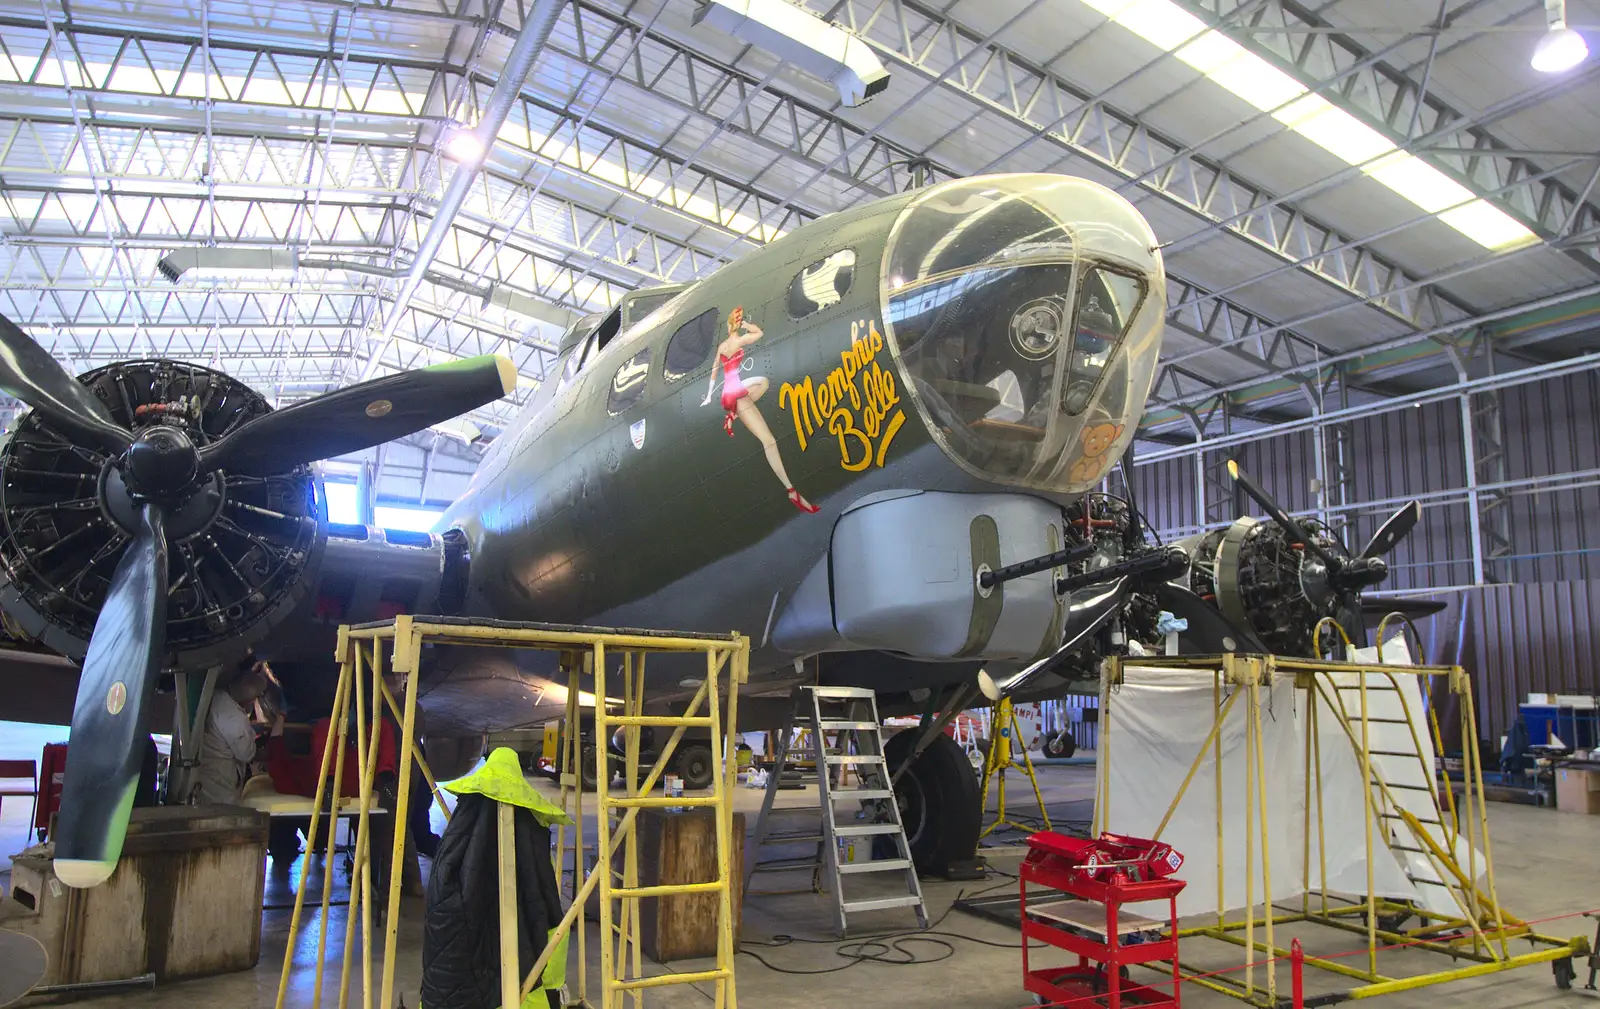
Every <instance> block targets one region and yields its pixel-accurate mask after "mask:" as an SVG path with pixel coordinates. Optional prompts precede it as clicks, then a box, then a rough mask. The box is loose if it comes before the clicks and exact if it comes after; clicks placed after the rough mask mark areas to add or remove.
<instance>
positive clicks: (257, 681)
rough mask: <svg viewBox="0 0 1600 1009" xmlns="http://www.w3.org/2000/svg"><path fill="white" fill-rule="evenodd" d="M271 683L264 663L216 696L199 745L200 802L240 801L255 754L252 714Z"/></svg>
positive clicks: (254, 667) (250, 668) (238, 676)
mask: <svg viewBox="0 0 1600 1009" xmlns="http://www.w3.org/2000/svg"><path fill="white" fill-rule="evenodd" d="M271 684H272V671H271V669H270V668H269V667H268V666H267V664H266V663H265V662H257V663H254V664H253V665H251V666H249V667H248V668H246V669H244V670H243V671H241V672H240V673H239V674H238V675H236V676H235V677H234V678H233V679H232V680H231V681H230V682H229V683H228V686H227V688H226V689H225V690H223V692H222V693H221V694H219V695H213V697H212V699H211V711H210V712H209V713H208V714H207V715H206V732H205V737H204V739H203V740H202V741H201V744H200V773H199V779H200V780H199V788H198V798H199V801H200V802H202V803H222V804H224V805H232V804H234V803H237V802H238V801H239V790H240V788H241V787H243V785H244V782H245V779H246V777H248V771H249V767H250V761H251V760H253V759H254V758H255V755H256V732H255V727H254V726H253V725H251V723H250V711H251V709H252V708H253V707H254V705H255V702H256V699H257V698H259V697H260V696H261V695H262V694H264V693H266V690H267V687H269V686H270V685H271Z"/></svg>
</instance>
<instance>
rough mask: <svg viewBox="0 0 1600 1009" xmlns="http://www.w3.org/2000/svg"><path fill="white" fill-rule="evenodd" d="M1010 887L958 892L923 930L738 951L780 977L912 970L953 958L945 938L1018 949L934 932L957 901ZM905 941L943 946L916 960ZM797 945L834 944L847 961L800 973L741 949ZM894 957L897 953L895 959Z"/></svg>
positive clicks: (796, 939)
mask: <svg viewBox="0 0 1600 1009" xmlns="http://www.w3.org/2000/svg"><path fill="white" fill-rule="evenodd" d="M991 871H998V870H991ZM1013 878H1014V877H1013ZM1010 885H1011V883H1010V881H1009V880H1008V881H1006V882H1004V883H999V884H996V885H995V886H990V887H985V888H984V889H982V890H979V891H977V892H975V893H971V894H969V893H967V891H965V890H960V891H957V893H956V896H955V901H952V902H951V904H950V906H949V907H947V908H945V909H944V913H943V914H941V915H939V917H937V918H935V919H934V920H933V921H932V922H930V923H929V924H928V927H927V928H925V929H920V928H913V929H903V930H901V931H897V932H881V933H878V934H876V935H868V936H858V937H856V938H853V939H839V938H810V937H807V936H795V935H783V934H779V935H775V936H773V937H772V939H771V940H770V941H768V942H760V941H758V940H754V939H746V940H744V941H743V942H741V943H740V944H739V946H740V949H739V952H740V953H741V954H743V955H745V956H748V957H750V958H752V959H753V960H755V961H757V962H758V963H760V964H761V965H762V966H763V967H765V968H767V969H768V970H771V971H776V972H777V973H779V974H835V973H838V972H839V971H842V970H849V969H850V968H851V967H854V966H855V965H856V964H860V963H881V964H886V965H888V966H892V967H914V966H920V965H922V964H930V963H938V962H939V961H940V960H948V959H950V958H951V957H952V956H955V952H956V950H955V946H954V945H953V944H951V943H949V942H946V941H945V940H947V939H959V940H962V941H964V942H974V943H977V944H978V945H980V946H993V947H995V948H997V949H1021V948H1022V944H1021V943H1015V942H995V941H993V940H990V939H979V938H978V937H977V936H971V935H962V934H961V933H959V932H939V931H936V929H938V927H939V926H940V925H941V924H943V923H944V920H945V919H946V918H948V917H949V916H950V912H951V911H954V910H955V909H956V903H957V902H959V901H962V900H965V899H966V898H968V897H979V896H982V895H983V894H986V893H992V892H994V891H995V890H998V889H1001V888H1003V887H1008V886H1010ZM908 942H925V943H931V944H933V945H936V946H939V947H942V948H943V950H944V952H943V954H942V955H939V956H930V957H921V958H919V957H918V956H917V955H916V954H915V953H913V952H912V951H911V950H909V949H907V948H905V946H903V945H902V943H908ZM797 943H804V944H808V945H819V946H822V945H835V946H837V948H836V949H835V950H834V952H835V953H836V954H837V955H839V956H842V957H845V958H847V959H848V960H849V963H842V964H839V965H837V966H834V967H823V968H821V969H819V970H801V969H796V968H792V967H779V966H777V965H776V964H774V963H772V962H771V961H770V960H768V959H767V958H766V957H763V956H762V955H761V954H759V953H757V952H755V951H754V950H749V949H745V948H744V947H746V946H761V947H766V948H770V949H777V948H780V947H783V946H790V945H794V944H797ZM896 954H898V956H897V955H896Z"/></svg>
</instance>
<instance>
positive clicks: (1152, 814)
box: [1101, 645, 1481, 915]
mask: <svg viewBox="0 0 1600 1009" xmlns="http://www.w3.org/2000/svg"><path fill="white" fill-rule="evenodd" d="M1384 652H1385V658H1386V659H1388V660H1389V661H1390V662H1391V663H1394V662H1396V661H1397V659H1398V655H1397V650H1396V649H1395V648H1394V647H1393V646H1391V645H1385V646H1384ZM1366 661H1372V660H1371V658H1370V657H1369V658H1367V659H1366ZM1341 675H1342V676H1343V677H1345V682H1347V683H1351V684H1355V683H1359V680H1357V679H1356V675H1357V674H1341ZM1371 676H1372V678H1371V679H1369V681H1368V688H1369V689H1368V714H1369V716H1370V717H1372V718H1396V719H1398V718H1401V717H1402V714H1401V706H1400V700H1399V696H1400V695H1397V694H1396V693H1394V692H1393V691H1392V690H1374V689H1372V688H1374V687H1377V686H1380V685H1381V686H1383V687H1387V686H1388V685H1389V684H1388V680H1387V678H1386V677H1383V676H1381V675H1379V674H1371ZM1396 679H1398V680H1399V681H1400V686H1401V688H1402V690H1404V691H1405V696H1406V700H1407V705H1408V709H1409V714H1410V716H1411V718H1412V719H1413V721H1414V722H1415V728H1416V731H1417V737H1418V739H1419V740H1421V741H1422V743H1423V754H1422V756H1423V761H1421V762H1419V761H1418V760H1417V759H1416V758H1415V757H1414V756H1407V757H1403V758H1399V757H1378V758H1374V763H1375V764H1376V765H1377V767H1378V772H1379V773H1380V774H1382V775H1383V776H1384V779H1385V780H1386V781H1388V782H1390V783H1391V784H1397V783H1407V784H1411V783H1426V781H1425V779H1424V778H1423V773H1424V772H1423V768H1424V767H1427V768H1432V767H1433V749H1432V745H1431V741H1430V740H1429V739H1428V733H1427V725H1426V708H1425V707H1424V705H1423V701H1422V696H1421V691H1420V688H1419V686H1418V684H1417V682H1416V680H1417V677H1415V676H1398V677H1396ZM1214 681H1215V677H1214V674H1213V672H1212V671H1210V670H1204V669H1198V670H1187V669H1161V668H1150V667H1139V666H1127V667H1124V682H1123V684H1122V686H1121V687H1119V688H1117V689H1116V690H1115V691H1114V692H1113V694H1112V695H1111V697H1110V698H1108V699H1105V700H1104V701H1103V702H1102V711H1101V719H1102V721H1103V722H1104V723H1106V724H1105V725H1103V726H1102V729H1101V731H1102V733H1103V735H1102V737H1101V738H1102V740H1104V743H1103V744H1102V745H1103V747H1106V748H1108V749H1109V754H1110V756H1109V760H1110V764H1109V767H1108V768H1107V775H1108V780H1107V781H1106V782H1105V787H1104V791H1103V792H1102V795H1101V802H1102V803H1103V804H1104V805H1103V810H1104V818H1103V822H1104V823H1105V824H1106V827H1105V829H1107V830H1110V831H1112V832H1113V833H1119V834H1130V835H1133V836H1136V837H1151V836H1153V835H1154V833H1155V831H1156V828H1157V827H1158V826H1159V825H1160V823H1161V819H1162V817H1163V816H1165V815H1166V812H1167V808H1168V806H1169V805H1170V804H1171V802H1172V798H1173V796H1175V795H1177V793H1178V789H1179V787H1180V786H1181V785H1182V783H1183V779H1184V776H1185V775H1186V774H1187V773H1188V770H1189V768H1190V766H1191V764H1193V763H1194V760H1195V756H1196V754H1197V753H1198V752H1199V750H1200V746H1201V744H1202V743H1204V742H1205V741H1206V737H1207V736H1208V734H1209V733H1210V731H1211V726H1212V723H1213V721H1214V719H1213V715H1212V710H1213V709H1212V703H1213V683H1214ZM1324 683H1325V684H1326V685H1327V686H1328V687H1329V688H1330V689H1329V690H1328V691H1327V693H1328V695H1329V696H1336V695H1335V692H1334V691H1333V690H1332V689H1331V686H1332V684H1331V683H1328V681H1327V680H1326V679H1324ZM1258 690H1259V696H1260V709H1261V747H1262V757H1263V763H1264V781H1263V785H1264V789H1265V798H1266V813H1267V841H1268V845H1267V846H1268V848H1269V849H1270V853H1271V881H1272V898H1273V900H1277V901H1286V900H1289V899H1291V898H1297V897H1298V896H1299V895H1300V894H1301V892H1303V890H1304V889H1305V886H1304V882H1303V881H1304V879H1305V876H1304V867H1305V864H1306V859H1307V852H1308V850H1309V860H1310V866H1311V872H1310V877H1309V878H1310V886H1311V888H1312V889H1313V890H1318V889H1320V888H1321V866H1322V863H1323V860H1322V858H1321V856H1320V853H1319V851H1318V837H1317V828H1316V823H1317V812H1316V808H1315V802H1316V793H1315V791H1313V794H1312V804H1313V805H1312V809H1311V820H1310V823H1311V829H1310V836H1309V839H1308V837H1307V831H1306V829H1305V828H1306V817H1305V812H1306V804H1305V800H1306V788H1305V786H1306V780H1305V772H1306V766H1307V765H1306V735H1307V731H1308V720H1307V718H1306V712H1305V710H1304V709H1305V706H1306V698H1305V694H1304V692H1302V691H1298V690H1296V688H1295V685H1294V680H1293V678H1291V677H1288V676H1279V677H1277V678H1276V680H1275V682H1274V683H1273V684H1272V685H1271V686H1265V685H1264V686H1262V687H1260V688H1258ZM1228 693H1229V688H1228V687H1227V686H1226V685H1224V687H1223V693H1222V699H1223V701H1224V702H1225V701H1226V700H1227V696H1228ZM1342 693H1344V694H1345V695H1346V696H1347V698H1348V699H1347V700H1346V702H1345V703H1346V707H1347V709H1348V710H1349V711H1351V712H1352V713H1354V712H1356V711H1358V710H1359V707H1358V705H1359V695H1358V693H1357V692H1356V691H1344V692H1342ZM1247 701H1248V698H1247V697H1240V698H1239V700H1238V701H1237V702H1236V703H1235V704H1234V705H1233V706H1232V708H1231V709H1230V710H1229V712H1228V715H1227V717H1226V719H1225V720H1224V722H1223V726H1222V729H1221V730H1220V732H1219V734H1218V735H1219V739H1220V742H1221V762H1222V816H1221V817H1220V822H1221V823H1222V825H1223V827H1222V835H1221V838H1220V842H1219V838H1218V830H1217V824H1218V822H1219V817H1218V815H1217V784H1216V781H1217V779H1216V761H1215V758H1214V756H1213V754H1214V753H1215V752H1216V744H1215V743H1214V744H1213V745H1212V746H1211V747H1208V749H1207V753H1206V754H1205V756H1203V757H1202V758H1201V761H1200V766H1199V768H1198V770H1197V771H1196V772H1195V776H1194V780H1193V781H1192V782H1191V784H1190V786H1189V789H1188V791H1187V792H1186V793H1185V795H1184V798H1183V801H1182V802H1181V803H1180V804H1179V805H1178V808H1177V809H1176V811H1174V813H1173V815H1172V818H1171V820H1170V821H1169V822H1168V824H1167V826H1166V829H1165V830H1164V831H1163V833H1162V836H1161V839H1162V840H1164V841H1167V842H1168V843H1170V844H1172V845H1173V846H1174V847H1175V848H1177V849H1178V851H1179V852H1181V853H1182V854H1183V856H1184V859H1185V861H1184V866H1183V869H1182V871H1181V872H1180V873H1179V875H1180V876H1181V877H1182V878H1183V879H1185V880H1187V881H1188V884H1189V885H1188V886H1187V887H1185V888H1184V891H1183V893H1182V894H1181V895H1180V896H1179V898H1178V912H1179V913H1180V914H1185V915H1186V914H1195V913H1201V912H1206V911H1212V912H1214V911H1215V910H1216V908H1217V901H1218V890H1217V883H1218V866H1219V865H1220V866H1221V871H1222V879H1223V883H1224V886H1223V890H1222V895H1221V896H1222V904H1223V907H1224V908H1225V909H1229V910H1232V909H1238V908H1243V907H1245V906H1246V904H1247V901H1246V897H1245V888H1246V878H1247V874H1246V871H1245V865H1246V854H1247V848H1248V847H1249V846H1253V849H1254V850H1253V862H1252V864H1253V866H1254V868H1253V872H1252V873H1250V875H1251V876H1252V877H1253V881H1252V887H1253V892H1252V894H1251V896H1252V899H1253V901H1254V902H1255V903H1258V904H1259V903H1260V902H1261V900H1262V897H1263V891H1264V889H1265V878H1264V873H1263V871H1262V852H1261V841H1260V827H1259V824H1260V817H1261V815H1262V814H1261V797H1260V795H1259V794H1258V796H1257V798H1256V799H1255V808H1254V812H1253V816H1254V817H1255V821H1254V822H1255V824H1256V828H1255V830H1254V831H1253V832H1252V833H1253V834H1254V838H1253V840H1249V841H1247V835H1246V826H1245V824H1246V818H1245V805H1246V777H1245V773H1246V768H1247V764H1246V759H1245V745H1246V736H1245V730H1246V719H1247V717H1248V715H1249V708H1248V706H1247ZM1317 703H1318V706H1319V709H1320V710H1319V713H1318V717H1317V726H1318V737H1319V742H1320V747H1321V777H1322V788H1321V792H1322V821H1323V834H1324V837H1325V840H1326V844H1327V859H1326V866H1327V874H1328V890H1329V891H1330V892H1332V893H1339V894H1343V895H1347V896H1356V897H1359V896H1360V895H1364V894H1365V893H1366V891H1367V871H1366V865H1365V852H1366V845H1365V842H1364V841H1363V839H1362V819H1363V816H1362V813H1363V810H1362V799H1361V788H1362V776H1361V766H1360V762H1359V759H1358V757H1357V755H1356V752H1355V749H1354V748H1353V747H1352V745H1351V743H1350V740H1349V737H1348V736H1347V735H1346V734H1345V732H1344V730H1343V729H1342V728H1341V727H1340V726H1339V724H1338V722H1337V721H1336V720H1335V719H1334V718H1333V717H1332V716H1331V713H1330V712H1329V711H1328V710H1327V708H1326V701H1325V700H1324V699H1323V698H1322V697H1319V698H1318V701H1317ZM1352 728H1354V729H1356V731H1357V732H1359V724H1353V725H1352ZM1370 729H1371V742H1370V745H1371V748H1372V749H1382V750H1390V751H1393V752H1402V753H1408V754H1409V753H1414V752H1415V746H1414V744H1413V743H1412V741H1411V737H1410V734H1409V732H1408V730H1407V728H1406V726H1404V725H1392V724H1388V723H1377V722H1374V723H1372V724H1371V726H1370ZM1380 729H1381V730H1383V731H1379V730H1380ZM1395 733H1398V734H1399V735H1398V736H1396V735H1395ZM1101 756H1102V759H1106V750H1105V749H1103V750H1102V754H1101ZM1374 791H1375V794H1374V814H1376V812H1377V807H1378V805H1379V799H1378V796H1377V794H1376V790H1374ZM1393 791H1395V792H1396V794H1397V796H1398V797H1399V798H1400V801H1401V802H1402V804H1403V805H1406V806H1407V808H1408V809H1410V810H1411V811H1412V812H1414V813H1416V815H1417V816H1419V817H1420V818H1421V819H1424V820H1427V819H1433V818H1434V816H1435V814H1434V809H1433V803H1432V802H1431V800H1430V799H1429V798H1428V794H1427V793H1426V792H1420V791H1417V792H1411V791H1409V790H1401V789H1394V790H1393ZM1367 826H1368V829H1369V830H1370V831H1371V832H1372V840H1373V854H1374V857H1373V867H1372V870H1373V889H1374V891H1375V892H1376V893H1377V894H1378V895H1379V896H1385V897H1392V898H1397V899H1401V900H1411V901H1415V902H1416V903H1418V904H1419V905H1421V906H1424V907H1427V908H1429V909H1431V910H1434V911H1438V912H1443V913H1449V914H1457V913H1459V907H1458V905H1457V903H1456V901H1455V899H1454V898H1453V897H1452V896H1451V895H1450V893H1449V891H1448V890H1446V889H1445V888H1444V887H1441V886H1431V885H1427V884H1420V885H1419V884H1414V883H1413V882H1412V881H1411V880H1410V879H1408V878H1407V869H1406V867H1404V866H1403V864H1402V862H1401V860H1400V858H1401V856H1405V857H1406V858H1408V859H1410V860H1414V861H1413V863H1412V865H1411V866H1410V871H1411V873H1412V874H1413V875H1414V876H1416V877H1417V878H1429V879H1437V874H1436V873H1435V872H1434V870H1433V867H1432V865H1431V863H1430V862H1429V861H1428V860H1427V859H1426V858H1425V857H1424V856H1421V855H1406V853H1404V852H1401V853H1395V852H1392V851H1391V850H1390V849H1389V847H1388V844H1387V843H1386V841H1385V833H1389V834H1392V835H1393V836H1394V837H1395V838H1396V840H1397V842H1398V843H1400V844H1403V845H1406V846H1410V847H1419V845H1418V844H1417V842H1416V840H1415V839H1414V838H1412V836H1411V833H1410V831H1409V830H1408V829H1407V828H1406V826H1405V825H1404V824H1403V823H1401V822H1400V821H1398V820H1392V819H1391V820H1383V819H1381V818H1379V817H1377V816H1376V815H1374V817H1373V818H1372V819H1371V820H1369V821H1368V825H1367ZM1434 830H1435V832H1436V834H1437V830H1438V828H1434ZM1441 840H1442V838H1441ZM1458 850H1459V854H1460V856H1461V857H1463V858H1465V856H1466V851H1467V849H1466V844H1465V842H1464V841H1462V842H1460V845H1459V849H1458ZM1219 851H1220V853H1221V859H1220V862H1219V859H1218V853H1219ZM1461 864H1462V866H1463V867H1465V866H1466V864H1467V863H1466V861H1462V863H1461ZM1479 864H1480V865H1481V861H1480V863H1479Z"/></svg>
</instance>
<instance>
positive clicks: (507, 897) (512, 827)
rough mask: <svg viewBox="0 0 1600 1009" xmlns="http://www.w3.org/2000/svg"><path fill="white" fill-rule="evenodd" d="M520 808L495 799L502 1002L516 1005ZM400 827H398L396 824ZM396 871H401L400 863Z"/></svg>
mask: <svg viewBox="0 0 1600 1009" xmlns="http://www.w3.org/2000/svg"><path fill="white" fill-rule="evenodd" d="M516 817H517V808H516V807H515V806H513V805H511V804H510V803H509V802H496V803H495V841H496V845H495V852H496V855H497V856H498V858H497V861H498V864H499V870H500V1006H501V1009H517V1007H518V1006H519V1005H521V1003H522V996H521V995H520V994H519V993H518V991H517V982H518V981H519V980H521V979H520V978H519V977H518V976H517V975H518V973H519V972H520V971H521V969H522V965H521V962H520V961H519V959H518V957H517V819H516ZM396 829H397V830H398V829H399V828H398V827H397V828H396ZM395 871H399V869H398V866H397V867H396V869H395Z"/></svg>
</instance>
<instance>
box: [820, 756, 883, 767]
mask: <svg viewBox="0 0 1600 1009" xmlns="http://www.w3.org/2000/svg"><path fill="white" fill-rule="evenodd" d="M823 759H824V760H826V761H827V762H828V763H830V764H852V765H854V764H873V765H882V764H887V763H888V760H887V759H886V758H885V757H884V756H883V754H881V753H830V754H828V755H827V756H826V757H824V758H823Z"/></svg>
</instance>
